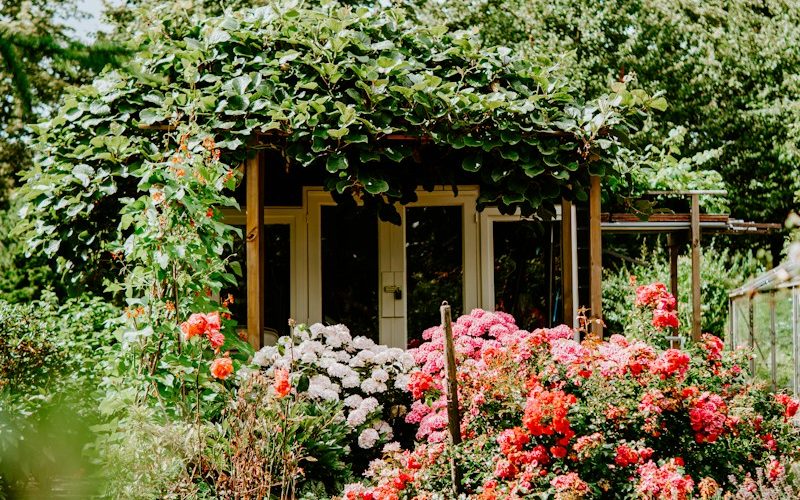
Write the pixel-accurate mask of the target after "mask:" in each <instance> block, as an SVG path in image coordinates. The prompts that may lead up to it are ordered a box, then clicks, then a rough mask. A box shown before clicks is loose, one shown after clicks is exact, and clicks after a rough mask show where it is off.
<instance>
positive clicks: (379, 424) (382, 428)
mask: <svg viewBox="0 0 800 500" xmlns="http://www.w3.org/2000/svg"><path fill="white" fill-rule="evenodd" d="M372 428H373V429H375V430H376V431H378V434H380V436H381V439H385V440H390V439H392V438H394V431H393V430H392V426H391V425H389V423H388V422H386V421H384V420H378V421H376V422H375V423H374V424H372Z"/></svg>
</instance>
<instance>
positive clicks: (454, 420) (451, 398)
mask: <svg viewBox="0 0 800 500" xmlns="http://www.w3.org/2000/svg"><path fill="white" fill-rule="evenodd" d="M439 311H440V312H441V314H442V329H443V330H444V355H445V364H446V368H447V371H446V373H447V426H448V428H449V430H450V443H451V447H450V451H451V457H450V478H451V480H452V483H453V493H454V494H455V495H458V494H459V492H460V491H461V474H460V472H459V470H458V465H457V464H456V456H455V451H456V450H455V447H456V445H457V444H459V443H461V416H460V415H459V411H458V375H457V372H456V351H455V346H454V344H453V322H452V317H451V312H450V305H449V304H448V303H447V301H444V302H442V307H440V308H439Z"/></svg>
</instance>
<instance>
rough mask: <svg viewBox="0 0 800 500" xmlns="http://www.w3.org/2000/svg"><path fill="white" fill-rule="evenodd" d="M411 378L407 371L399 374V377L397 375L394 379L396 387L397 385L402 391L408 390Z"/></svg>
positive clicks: (396, 387)
mask: <svg viewBox="0 0 800 500" xmlns="http://www.w3.org/2000/svg"><path fill="white" fill-rule="evenodd" d="M409 378H410V377H409V376H408V375H406V374H405V373H401V374H399V375H397V377H395V379H394V387H395V389H398V390H401V391H406V390H408V380H409Z"/></svg>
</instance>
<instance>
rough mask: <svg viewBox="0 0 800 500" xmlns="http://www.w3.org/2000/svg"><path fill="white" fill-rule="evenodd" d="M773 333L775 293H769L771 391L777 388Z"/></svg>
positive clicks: (775, 336)
mask: <svg viewBox="0 0 800 500" xmlns="http://www.w3.org/2000/svg"><path fill="white" fill-rule="evenodd" d="M776 333H777V332H776V331H775V292H774V291H772V292H769V365H770V367H769V374H770V379H771V380H772V390H773V391H775V390H777V388H778V366H777V365H778V353H777V351H778V345H777V335H776Z"/></svg>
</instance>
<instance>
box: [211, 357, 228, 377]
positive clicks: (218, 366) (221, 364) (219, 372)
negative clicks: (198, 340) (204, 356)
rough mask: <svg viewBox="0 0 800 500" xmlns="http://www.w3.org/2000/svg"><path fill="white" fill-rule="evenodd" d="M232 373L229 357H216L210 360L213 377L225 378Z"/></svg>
mask: <svg viewBox="0 0 800 500" xmlns="http://www.w3.org/2000/svg"><path fill="white" fill-rule="evenodd" d="M231 373H233V361H231V358H217V359H215V360H214V361H212V362H211V375H213V376H214V378H218V379H220V380H225V379H226V378H228V377H229V376H230V375H231Z"/></svg>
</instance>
